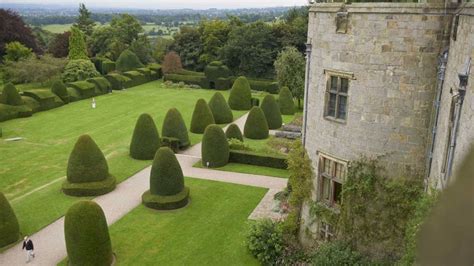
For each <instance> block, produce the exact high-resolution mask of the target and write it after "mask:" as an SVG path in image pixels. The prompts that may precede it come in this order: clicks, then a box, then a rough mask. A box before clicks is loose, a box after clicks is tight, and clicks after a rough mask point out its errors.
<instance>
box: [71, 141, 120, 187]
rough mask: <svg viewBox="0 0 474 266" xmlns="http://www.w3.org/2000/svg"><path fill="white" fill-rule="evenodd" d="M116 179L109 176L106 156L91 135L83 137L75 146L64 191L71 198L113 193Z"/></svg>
mask: <svg viewBox="0 0 474 266" xmlns="http://www.w3.org/2000/svg"><path fill="white" fill-rule="evenodd" d="M114 188H115V178H114V177H113V176H112V175H110V174H109V167H108V165H107V160H106V159H105V157H104V154H103V153H102V151H101V150H100V149H99V147H98V146H97V144H96V143H95V142H94V140H93V139H92V138H91V137H90V136H89V135H82V136H80V137H79V139H78V140H77V142H76V145H74V148H73V150H72V152H71V155H70V156H69V161H68V165H67V179H66V181H65V182H64V183H63V191H64V193H66V194H67V195H71V196H95V195H102V194H105V193H108V192H110V191H112V190H113V189H114Z"/></svg>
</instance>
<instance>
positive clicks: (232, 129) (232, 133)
mask: <svg viewBox="0 0 474 266" xmlns="http://www.w3.org/2000/svg"><path fill="white" fill-rule="evenodd" d="M225 136H226V137H227V139H238V140H240V141H244V137H243V136H242V132H241V131H240V128H239V126H237V125H236V124H230V125H229V126H228V127H227V130H226V131H225Z"/></svg>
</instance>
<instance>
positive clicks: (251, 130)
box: [244, 106, 268, 139]
mask: <svg viewBox="0 0 474 266" xmlns="http://www.w3.org/2000/svg"><path fill="white" fill-rule="evenodd" d="M244 136H245V137H246V138H249V139H266V138H268V123H267V119H266V118H265V114H264V113H263V111H262V108H260V107H257V106H254V107H253V108H252V110H250V112H249V115H248V116H247V121H245V126H244Z"/></svg>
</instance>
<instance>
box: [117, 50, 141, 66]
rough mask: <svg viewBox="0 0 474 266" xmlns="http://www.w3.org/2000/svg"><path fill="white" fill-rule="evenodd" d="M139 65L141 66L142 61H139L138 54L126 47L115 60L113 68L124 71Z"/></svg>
mask: <svg viewBox="0 0 474 266" xmlns="http://www.w3.org/2000/svg"><path fill="white" fill-rule="evenodd" d="M140 67H143V64H142V62H140V59H138V56H137V55H136V54H135V53H134V52H132V51H130V50H128V49H127V50H124V51H123V52H122V53H121V54H120V55H119V57H118V58H117V61H116V62H115V69H116V70H118V71H120V72H126V71H130V70H134V69H136V68H140Z"/></svg>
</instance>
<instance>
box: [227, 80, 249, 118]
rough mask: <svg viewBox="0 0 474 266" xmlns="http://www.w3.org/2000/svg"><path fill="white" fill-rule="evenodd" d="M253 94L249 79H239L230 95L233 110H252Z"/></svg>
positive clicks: (230, 104)
mask: <svg viewBox="0 0 474 266" xmlns="http://www.w3.org/2000/svg"><path fill="white" fill-rule="evenodd" d="M251 101H252V92H251V91H250V84H249V81H248V80H247V78H245V77H238V78H237V79H236V80H235V81H234V84H233V85H232V89H231V90H230V95H229V106H230V108H232V110H250V108H252V103H251Z"/></svg>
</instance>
